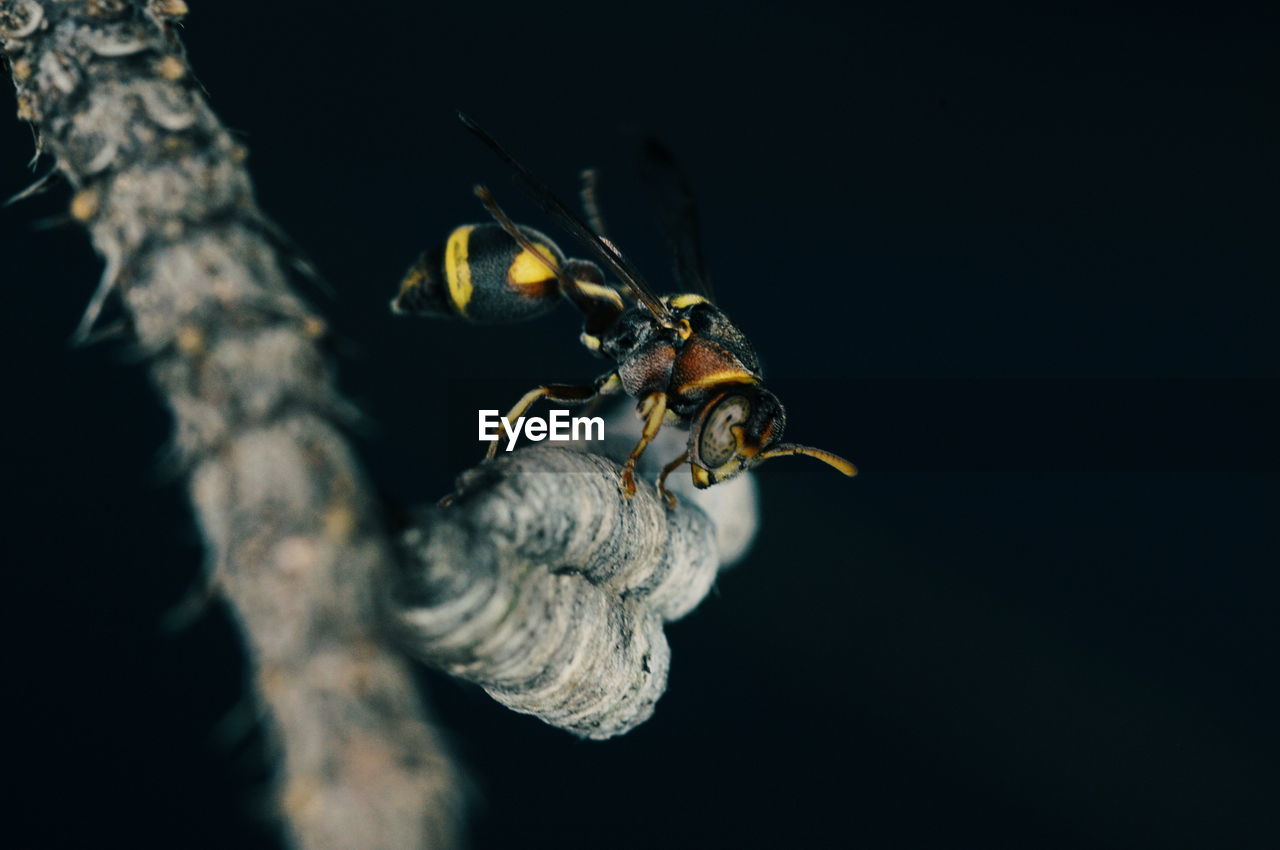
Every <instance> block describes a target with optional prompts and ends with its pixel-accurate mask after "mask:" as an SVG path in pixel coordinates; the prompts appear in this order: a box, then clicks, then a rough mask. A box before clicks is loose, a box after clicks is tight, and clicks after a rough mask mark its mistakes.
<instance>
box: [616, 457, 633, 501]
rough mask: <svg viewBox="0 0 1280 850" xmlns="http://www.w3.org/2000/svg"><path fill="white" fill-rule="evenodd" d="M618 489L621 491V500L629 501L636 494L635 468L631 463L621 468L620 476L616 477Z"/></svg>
mask: <svg viewBox="0 0 1280 850" xmlns="http://www.w3.org/2000/svg"><path fill="white" fill-rule="evenodd" d="M618 489H619V490H621V491H622V498H624V499H626V500H627V501H631V498H632V497H633V496H635V494H636V468H635V466H633V465H632V464H631V463H628V464H627V465H626V466H624V467H622V474H621V475H620V476H618Z"/></svg>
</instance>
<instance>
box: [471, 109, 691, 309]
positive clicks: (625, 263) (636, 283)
mask: <svg viewBox="0 0 1280 850" xmlns="http://www.w3.org/2000/svg"><path fill="white" fill-rule="evenodd" d="M458 118H459V119H460V120H461V121H462V124H463V126H465V127H466V128H467V129H468V130H470V131H471V132H472V133H473V134H474V135H475V136H476V137H477V138H479V139H480V141H482V142H484V143H485V144H486V145H488V146H489V147H490V148H491V149H492V150H493V152H494V153H496V154H497V155H498V157H499V158H500V159H502V161H503V162H505V163H506V164H507V165H508V166H510V168H511V170H512V171H514V172H515V173H516V177H518V178H519V179H520V182H521V183H523V184H524V186H525V188H526V189H527V190H528V191H529V194H530V195H532V196H533V199H534V200H535V201H537V202H538V204H539V206H541V207H542V208H543V209H544V210H546V211H547V213H548V214H550V215H551V216H552V217H553V218H554V219H556V221H557V222H559V224H560V226H561V227H563V228H564V229H565V230H567V231H569V233H571V234H573V235H574V236H576V237H577V238H578V239H579V240H580V241H582V242H583V243H584V244H586V245H587V247H589V248H590V249H591V250H592V251H593V252H595V254H596V255H597V256H598V257H599V258H600V259H601V260H602V261H603V262H604V264H605V265H607V266H608V267H609V268H610V269H612V270H613V273H614V274H616V275H617V276H618V280H620V281H621V282H622V284H623V285H624V286H626V287H627V289H628V290H630V291H631V294H632V295H634V296H635V298H636V300H637V301H639V302H640V303H641V304H643V305H644V306H645V307H646V308H647V309H648V310H649V312H650V313H652V314H653V315H654V317H655V318H656V319H658V321H660V322H662V323H663V324H665V325H668V326H670V325H671V323H672V318H671V311H670V310H669V309H668V308H667V305H666V304H664V303H663V301H662V299H661V298H659V297H658V296H657V295H655V294H654V292H653V289H652V288H651V287H650V286H649V284H648V283H646V282H645V280H644V277H643V276H642V275H641V274H640V272H639V270H637V269H636V267H635V266H633V265H632V264H631V261H630V260H628V259H627V258H626V257H625V256H623V254H622V252H621V251H619V250H618V249H617V247H616V246H615V245H614V244H613V243H612V242H610V241H609V240H608V239H605V238H604V237H603V236H600V235H599V234H597V233H596V232H595V231H593V230H592V229H591V228H590V227H588V226H587V224H586V223H585V222H584V221H582V219H580V218H578V216H577V215H575V214H574V213H573V212H572V211H571V210H570V209H569V208H568V207H567V206H565V205H564V203H563V202H561V200H560V199H559V198H557V197H556V196H555V195H554V194H552V192H551V190H550V189H548V188H547V187H546V186H545V185H543V183H542V182H541V181H540V180H538V178H536V177H534V176H533V174H532V173H530V171H529V169H527V168H525V167H524V166H523V165H521V164H520V163H519V161H517V160H516V159H515V157H513V156H512V155H511V154H509V153H507V150H506V149H505V148H504V147H502V145H500V144H498V141H497V140H496V139H494V138H493V136H490V135H489V134H488V133H486V132H485V131H484V130H483V129H482V128H481V127H480V125H478V124H476V122H474V121H472V120H471V119H470V118H469V117H467V116H466V115H465V114H463V113H461V112H459V113H458Z"/></svg>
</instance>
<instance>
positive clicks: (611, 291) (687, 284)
mask: <svg viewBox="0 0 1280 850" xmlns="http://www.w3.org/2000/svg"><path fill="white" fill-rule="evenodd" d="M459 117H460V118H461V119H462V122H463V124H464V125H466V127H467V128H468V129H469V130H470V131H471V132H472V133H474V134H475V135H476V136H478V137H479V138H480V140H481V141H483V142H484V143H485V144H487V145H488V146H489V147H490V148H492V149H493V151H494V152H495V153H496V154H497V155H498V156H499V157H500V158H501V159H502V160H503V161H504V162H506V164H507V165H508V166H509V167H510V168H511V169H512V170H513V171H514V172H515V175H516V176H517V177H518V178H519V180H520V181H521V182H522V183H523V184H524V186H525V188H526V189H527V190H528V192H529V194H530V195H531V196H532V197H533V198H534V200H536V201H537V202H538V203H539V205H540V206H541V207H542V208H543V209H544V210H545V211H546V212H547V213H548V214H549V215H550V216H551V217H552V218H553V219H554V220H555V221H556V222H557V223H558V224H559V225H560V226H561V227H563V228H564V229H565V230H566V231H568V232H569V233H570V234H571V235H573V236H574V237H576V238H577V239H578V240H579V241H581V242H582V243H583V244H584V245H585V246H587V248H589V249H590V250H591V252H592V253H594V254H595V256H596V257H597V258H598V259H599V260H600V261H601V262H602V263H603V265H604V266H605V267H607V268H608V269H609V270H610V271H611V272H612V273H613V275H614V276H615V277H616V279H617V281H618V282H617V283H616V284H611V283H609V282H607V281H606V278H605V275H604V272H603V271H602V270H601V268H600V266H599V265H597V264H596V263H594V262H592V261H590V260H583V259H573V258H570V257H568V256H566V255H565V253H564V252H563V251H561V249H560V248H559V246H557V245H556V244H555V242H553V241H552V240H551V239H550V238H549V237H547V236H546V235H545V234H543V233H541V232H539V231H537V230H534V229H532V228H529V227H524V226H520V225H517V224H515V223H514V222H512V220H511V219H510V218H509V217H508V216H507V214H506V213H505V212H504V211H503V210H502V208H501V207H499V206H498V204H497V202H496V201H495V200H494V199H493V196H492V194H490V192H489V190H488V189H486V188H485V187H483V186H476V187H475V193H476V195H477V196H478V197H479V198H480V200H481V202H482V203H483V204H484V206H485V207H486V209H487V210H488V211H489V214H490V216H491V217H492V219H493V222H492V223H485V224H469V225H465V226H463V227H459V228H457V229H455V230H454V231H453V232H452V233H450V234H449V236H448V238H447V239H446V240H445V242H444V244H442V245H437V246H436V247H435V248H434V249H432V250H429V251H427V252H426V253H424V254H423V255H422V256H421V257H419V258H418V260H417V261H416V262H415V263H414V264H413V266H411V267H410V269H409V271H408V272H407V274H406V275H405V277H404V279H403V281H402V282H401V285H400V291H399V294H398V295H397V297H396V298H395V300H394V301H393V302H392V309H393V310H394V311H395V312H397V313H403V314H416V315H428V316H452V317H457V318H462V319H465V320H468V321H472V322H480V323H497V322H514V321H523V320H525V319H530V318H533V317H535V316H538V315H541V314H542V313H545V312H546V311H548V310H550V309H551V308H552V307H554V306H555V305H556V304H557V303H558V302H559V301H560V300H561V298H562V297H563V298H567V299H568V300H569V301H570V302H572V303H573V305H574V306H575V307H577V308H578V310H580V311H581V312H582V315H583V330H582V336H581V341H582V343H583V345H585V346H586V347H587V348H588V349H590V350H591V351H592V352H593V353H594V354H596V355H597V356H600V357H603V358H605V359H607V360H609V361H611V363H612V365H613V368H611V369H610V370H609V371H608V372H607V373H605V374H604V375H602V376H601V377H599V378H597V379H596V380H595V382H594V383H592V384H590V385H587V386H573V385H566V384H544V385H542V386H539V387H536V388H534V389H532V390H530V391H529V392H528V393H526V394H525V395H524V397H523V398H521V399H520V400H519V401H518V402H517V403H516V405H515V407H513V408H512V409H511V412H510V413H509V414H508V415H507V418H508V419H509V420H511V421H515V419H516V418H517V417H519V416H521V415H523V414H524V412H525V411H526V410H528V409H529V407H530V406H531V405H532V404H533V403H534V402H536V401H537V400H538V399H542V398H545V399H548V400H550V401H553V402H559V403H564V404H581V403H585V402H589V401H592V400H594V399H596V398H599V397H601V396H605V395H610V394H613V393H617V392H625V393H626V394H627V395H629V396H631V397H633V398H635V399H636V400H637V402H638V403H637V412H638V413H639V415H640V417H641V419H642V421H643V423H644V424H643V429H642V431H641V435H640V439H639V441H638V442H637V443H636V446H635V448H634V449H632V451H631V454H630V456H629V457H628V458H627V461H626V463H625V465H624V466H623V468H622V472H621V476H620V480H619V486H620V487H621V489H622V492H623V494H624V495H625V496H626V497H628V498H630V497H631V496H632V495H634V494H635V490H636V483H635V468H636V463H637V461H638V460H639V459H640V457H641V455H643V453H644V451H645V449H646V448H647V447H648V445H649V443H650V442H651V441H652V440H653V439H654V437H655V436H656V435H657V434H658V432H659V431H660V430H661V428H662V427H663V425H664V424H668V423H669V424H676V425H682V426H685V427H687V428H688V429H689V441H688V445H687V447H686V449H685V451H684V452H683V453H682V454H681V455H680V456H679V457H677V458H675V459H673V460H672V461H671V462H670V463H668V464H667V465H666V466H664V467H663V469H662V472H661V474H660V475H659V477H658V481H657V486H658V491H659V493H661V494H662V495H663V497H664V498H665V499H666V501H667V503H668V504H669V505H672V506H674V504H675V496H674V495H673V494H672V493H670V492H669V491H668V490H667V489H666V480H667V477H668V476H669V475H670V474H671V473H672V472H674V471H675V470H676V469H678V468H679V467H680V466H682V465H683V464H685V463H688V464H689V466H690V467H691V470H692V475H693V484H694V486H695V487H698V488H700V489H701V488H706V487H710V486H711V485H713V484H716V483H718V482H721V481H726V480H728V479H730V478H732V477H734V476H735V475H738V474H739V473H741V472H743V471H744V470H747V469H751V468H752V467H755V466H757V465H759V464H761V463H763V462H764V461H766V460H770V459H772V458H777V457H784V456H787V455H808V456H809V457H813V458H816V459H818V460H820V461H822V462H823V463H826V464H828V465H830V466H832V467H834V468H835V469H837V470H839V471H840V472H842V473H844V474H845V475H848V476H853V475H855V474H856V473H857V470H856V468H855V467H854V465H853V464H851V463H849V462H848V461H847V460H845V459H843V458H841V457H838V456H836V455H834V454H832V453H830V452H826V451H823V450H821V449H815V448H810V447H809V446H802V445H798V444H796V443H785V442H783V441H782V431H783V427H784V426H785V424H786V414H785V412H784V410H783V407H782V403H781V402H780V401H779V400H778V398H777V397H776V396H775V395H774V394H773V393H771V392H769V390H767V389H765V387H764V385H763V383H762V380H763V377H762V375H761V372H760V366H759V361H758V359H757V357H756V354H755V351H754V350H753V349H752V347H751V344H750V343H749V342H748V341H747V338H746V336H745V335H743V333H742V331H740V330H739V329H738V328H737V326H735V325H734V324H733V323H732V322H731V321H730V320H729V318H728V317H727V316H726V315H725V314H724V312H723V311H722V310H721V309H720V308H719V307H717V306H716V305H715V304H714V303H713V302H712V300H711V294H710V293H711V289H710V286H709V284H708V278H707V275H706V271H705V267H704V263H703V259H702V250H701V245H700V242H699V239H698V228H697V213H696V209H695V206H694V203H693V195H692V190H691V189H690V187H689V183H688V181H687V179H686V178H685V177H684V174H683V173H682V172H681V171H680V169H679V168H678V166H676V164H675V160H674V159H673V158H672V157H671V155H670V154H669V153H668V152H667V151H666V149H665V148H663V147H662V146H661V145H660V144H658V143H657V142H654V141H647V142H646V143H645V148H644V156H643V157H642V163H643V165H644V167H645V175H646V178H647V179H648V181H649V182H650V183H651V184H652V185H653V187H654V188H655V189H656V190H657V192H658V194H659V197H660V200H661V201H662V204H663V206H664V208H665V210H666V214H665V215H664V216H663V228H664V230H665V231H666V235H667V239H668V241H669V242H670V243H671V245H672V248H673V250H674V253H675V258H676V277H677V279H678V283H679V285H680V286H681V287H683V288H684V289H685V290H687V291H684V292H681V293H678V294H674V295H667V296H665V297H659V296H658V295H656V294H654V291H653V289H652V288H651V287H650V286H649V284H648V283H646V282H645V279H644V278H643V277H642V276H641V274H640V272H639V271H638V270H637V269H636V268H635V267H634V266H633V265H632V264H631V262H630V261H629V260H628V259H627V258H626V257H625V256H624V255H623V254H622V253H621V252H620V251H619V250H618V249H617V247H616V246H615V245H614V244H613V242H611V241H610V240H609V239H608V238H607V237H606V236H605V235H604V225H603V222H602V219H601V216H600V213H599V209H598V207H597V205H596V199H595V182H594V173H593V172H584V186H583V192H582V201H583V206H584V208H585V212H586V219H587V221H584V220H583V219H582V218H580V217H579V216H578V215H576V214H575V213H574V212H572V211H571V210H570V209H569V208H568V207H567V206H565V204H564V203H563V202H561V201H560V200H559V199H558V198H557V197H556V196H555V195H554V194H552V192H551V191H550V190H549V189H547V188H546V187H545V186H544V185H543V184H542V183H541V182H540V181H539V180H538V179H537V178H536V177H534V176H533V175H532V174H531V173H530V172H529V170H528V169H526V168H525V167H524V166H523V165H521V164H520V163H519V162H518V161H516V159H515V158H514V157H512V156H511V154H509V153H508V152H507V151H506V149H505V148H503V147H502V146H501V145H500V144H499V143H498V142H497V141H496V140H494V138H493V137H492V136H490V135H489V134H488V133H486V132H485V131H484V130H482V129H481V128H480V127H479V126H478V125H476V124H475V123H474V122H473V121H471V120H470V119H469V118H467V117H466V116H465V115H461V114H460V115H459ZM588 221H589V222H590V224H588V223H587V222H588ZM497 445H498V444H497V442H493V443H490V446H489V453H488V456H489V457H493V455H494V453H495V452H496V451H497Z"/></svg>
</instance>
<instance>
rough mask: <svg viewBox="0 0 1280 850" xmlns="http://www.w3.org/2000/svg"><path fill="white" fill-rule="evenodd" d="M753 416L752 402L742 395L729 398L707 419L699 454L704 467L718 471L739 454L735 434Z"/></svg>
mask: <svg viewBox="0 0 1280 850" xmlns="http://www.w3.org/2000/svg"><path fill="white" fill-rule="evenodd" d="M750 415H751V402H750V401H748V400H747V399H746V398H745V397H743V396H740V395H734V396H729V397H728V398H726V399H725V400H724V401H722V402H720V403H719V404H717V405H716V407H715V410H713V411H711V415H710V416H709V417H707V421H706V424H705V425H703V427H702V434H701V435H699V438H698V454H699V456H700V460H701V461H702V463H703V465H704V466H706V467H707V468H708V469H716V468H718V467H721V466H724V465H725V464H726V463H728V462H729V461H731V460H733V458H734V456H735V455H737V454H738V437H737V435H736V434H734V433H733V429H734V427H736V426H739V425H742V424H743V423H745V422H746V421H747V417H748V416H750Z"/></svg>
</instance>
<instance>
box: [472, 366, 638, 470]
mask: <svg viewBox="0 0 1280 850" xmlns="http://www.w3.org/2000/svg"><path fill="white" fill-rule="evenodd" d="M620 386H622V380H621V379H620V378H619V377H618V374H617V373H616V372H610V373H609V374H608V375H605V376H604V377H603V378H599V379H598V380H597V381H596V382H595V383H594V384H592V385H591V386H589V387H575V386H573V385H571V384H544V385H543V386H541V387H536V388H534V389H531V390H529V392H527V393H525V394H524V395H523V396H521V398H520V400H519V401H517V402H516V406H515V407H513V408H511V410H510V411H509V412H508V413H507V416H506V419H507V421H508V422H515V421H516V420H517V419H519V418H520V417H521V416H524V413H525V411H526V410H528V409H529V408H530V407H532V406H533V403H534V402H535V401H537V400H538V399H540V398H546V399H547V400H549V401H558V402H560V403H562V404H586V403H587V402H590V401H595V400H596V399H597V398H599V397H600V396H604V395H609V394H610V393H613V392H617V390H618V388H619V387H620ZM497 453H498V440H494V441H493V442H491V443H489V451H487V452H486V453H485V458H486V459H492V458H493V456H494V455H496V454H497Z"/></svg>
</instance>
